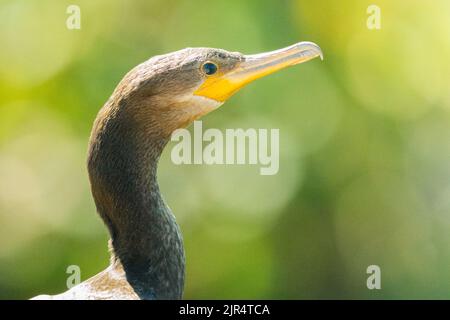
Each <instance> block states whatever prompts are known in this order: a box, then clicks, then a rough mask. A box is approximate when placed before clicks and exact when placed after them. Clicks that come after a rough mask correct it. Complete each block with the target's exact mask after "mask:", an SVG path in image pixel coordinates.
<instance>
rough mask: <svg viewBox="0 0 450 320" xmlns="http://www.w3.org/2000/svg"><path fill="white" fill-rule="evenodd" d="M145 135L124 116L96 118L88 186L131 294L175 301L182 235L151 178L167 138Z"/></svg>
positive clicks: (180, 277) (179, 287)
mask: <svg viewBox="0 0 450 320" xmlns="http://www.w3.org/2000/svg"><path fill="white" fill-rule="evenodd" d="M147 131H148V130H146V129H145V128H144V127H141V126H140V125H139V124H138V123H135V122H134V121H133V120H131V119H129V118H127V117H126V116H122V115H120V114H115V115H113V116H108V117H105V116H102V114H100V115H99V117H98V118H97V120H96V123H95V125H94V129H93V132H92V135H91V140H90V146H89V157H88V170H89V177H90V181H91V188H92V193H93V196H94V199H95V203H96V206H97V211H98V213H99V214H100V216H101V217H102V219H103V220H104V221H105V223H106V225H107V226H108V228H109V231H110V234H111V240H112V246H113V251H114V253H113V254H114V257H113V259H117V260H119V262H120V263H121V264H122V266H123V268H124V270H125V273H126V277H127V280H128V282H129V283H130V285H131V286H132V287H133V288H134V290H135V291H136V293H137V294H138V295H139V296H140V297H141V298H144V299H179V298H181V296H182V291H183V284H184V264H185V258H184V249H183V243H182V237H181V234H180V231H179V228H178V225H177V223H176V221H175V217H174V216H173V214H172V213H171V211H170V209H169V208H168V207H167V205H166V204H165V203H164V200H163V198H162V196H161V193H160V190H159V186H158V183H157V179H156V171H157V164H158V160H159V157H160V155H161V152H162V151H163V149H164V147H165V145H166V143H167V141H168V137H162V136H159V135H157V134H151V133H150V134H149V132H147Z"/></svg>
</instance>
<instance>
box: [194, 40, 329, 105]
mask: <svg viewBox="0 0 450 320" xmlns="http://www.w3.org/2000/svg"><path fill="white" fill-rule="evenodd" d="M316 57H320V58H321V59H322V60H323V54H322V50H321V49H320V47H319V46H318V45H317V44H315V43H313V42H306V41H305V42H299V43H296V44H294V45H292V46H289V47H286V48H283V49H279V50H275V51H270V52H265V53H259V54H254V55H245V56H244V59H243V61H242V62H241V63H240V64H239V65H237V67H236V68H235V69H233V70H231V71H229V72H227V73H224V74H221V75H219V76H217V77H211V78H209V79H207V80H206V81H205V82H204V83H203V84H202V85H201V86H200V87H199V88H198V89H197V91H196V92H195V94H196V95H201V96H205V97H207V98H210V99H214V100H216V101H220V102H224V101H225V100H227V99H228V98H229V97H230V96H231V95H233V94H234V93H236V92H237V91H238V90H239V89H241V88H242V87H243V86H245V85H246V84H248V83H250V82H252V81H254V80H256V79H259V78H261V77H264V76H267V75H269V74H271V73H274V72H276V71H279V70H281V69H284V68H286V67H289V66H293V65H296V64H300V63H303V62H306V61H309V60H311V59H314V58H316Z"/></svg>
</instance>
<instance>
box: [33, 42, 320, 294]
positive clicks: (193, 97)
mask: <svg viewBox="0 0 450 320" xmlns="http://www.w3.org/2000/svg"><path fill="white" fill-rule="evenodd" d="M318 56H320V57H321V58H322V52H321V50H320V48H319V47H318V46H317V45H316V44H314V43H312V42H300V43H297V44H294V45H292V46H289V47H287V48H284V49H280V50H276V51H272V52H267V53H262V54H256V55H243V54H241V53H238V52H228V51H225V50H222V49H212V48H187V49H183V50H180V51H176V52H172V53H169V54H165V55H160V56H155V57H153V58H151V59H149V60H147V61H146V62H144V63H142V64H140V65H138V66H137V67H135V68H134V69H132V70H131V71H130V72H128V74H126V75H125V77H124V78H123V79H122V81H121V82H120V83H119V85H118V86H117V87H116V89H115V90H114V92H113V94H112V96H111V97H110V98H109V100H108V101H107V102H106V104H105V105H104V106H103V108H102V109H101V110H100V112H99V113H98V116H97V118H96V120H95V123H94V126H93V129H92V133H91V137H90V141H89V151H88V161H87V166H88V172H89V179H90V183H91V191H92V195H93V197H94V200H95V204H96V207H97V212H98V213H99V214H100V216H101V218H102V219H103V221H104V223H105V224H106V226H107V227H108V230H109V233H110V236H111V240H110V248H111V251H112V257H111V264H110V266H109V267H108V268H107V269H105V270H104V271H102V272H100V273H99V274H97V275H95V276H94V277H92V278H90V279H88V280H86V281H84V282H82V283H80V284H79V285H76V286H75V287H73V288H71V289H69V290H68V291H66V292H65V293H62V294H59V295H55V296H48V295H41V296H37V297H35V298H34V299H181V298H182V295H183V286H184V274H185V255H184V249H183V240H182V236H181V232H180V229H179V227H178V225H177V223H176V221H175V217H174V215H173V214H172V212H171V210H170V209H169V207H168V206H167V205H166V203H165V202H164V200H163V198H162V196H161V193H160V190H159V186H158V182H157V179H156V171H157V164H158V159H159V157H160V155H161V152H162V151H163V149H164V147H165V145H166V144H167V142H168V141H169V140H170V136H171V134H172V132H173V131H174V130H175V129H177V128H182V127H186V126H188V125H189V124H190V123H191V122H193V121H194V120H195V119H198V118H199V117H201V116H203V115H205V114H207V113H209V112H211V111H213V110H215V109H217V108H218V107H219V106H220V105H222V104H223V103H224V102H225V101H226V100H227V99H228V98H229V97H230V96H231V95H233V94H234V93H235V92H237V91H238V90H239V89H240V88H242V87H243V86H244V85H246V84H248V83H250V82H252V81H253V80H255V79H258V78H260V77H263V76H266V75H268V74H271V73H273V72H275V71H278V70H280V69H283V68H285V67H288V66H292V65H295V64H299V63H302V62H305V61H308V60H311V59H313V58H315V57H318Z"/></svg>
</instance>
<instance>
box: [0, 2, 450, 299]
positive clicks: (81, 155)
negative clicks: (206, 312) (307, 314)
mask: <svg viewBox="0 0 450 320" xmlns="http://www.w3.org/2000/svg"><path fill="white" fill-rule="evenodd" d="M373 2H374V1H360V0H358V1H357V0H345V1H335V2H330V1H318V0H315V1H306V0H303V1H301V0H298V1H295V0H281V1H261V0H251V1H241V0H228V1H206V0H201V1H187V0H181V1H176V0H166V1H162V0H150V1H149V0H140V1H128V0H127V1H125V0H113V1H111V0H108V1H106V0H99V1H89V0H76V1H67V0H62V1H61V0H58V1H56V0H42V1H25V0H14V1H12V0H1V1H0V40H1V49H0V298H3V299H6V298H21V299H22V298H29V297H31V296H33V295H36V294H39V293H59V292H61V291H64V290H65V285H66V277H67V274H66V273H65V270H66V268H67V266H68V265H71V264H76V265H79V266H80V267H81V270H82V278H83V279H87V278H88V277H90V276H91V275H93V274H95V273H97V272H99V271H100V270H101V269H102V268H104V267H105V266H106V265H107V263H108V253H107V244H106V243H107V239H108V235H107V232H106V229H105V228H104V226H103V225H102V223H101V221H100V219H99V218H98V217H97V216H96V214H95V207H94V205H93V201H92V199H91V195H90V192H89V184H88V179H87V172H86V169H85V156H86V146H87V140H88V137H89V133H90V128H91V125H92V122H93V120H94V118H95V115H96V113H97V111H98V110H99V108H100V107H101V106H102V104H103V103H104V102H105V101H106V100H107V99H108V97H109V95H110V94H111V92H112V90H113V89H114V87H115V86H116V84H117V83H118V81H119V80H120V79H121V77H122V76H123V75H124V74H125V73H126V72H127V71H128V70H129V69H131V68H132V67H133V66H135V65H136V64H138V63H140V62H142V61H144V60H146V59H148V58H149V57H151V56H153V55H156V54H161V53H165V52H170V51H174V50H177V49H180V48H184V47H193V46H207V47H220V48H224V49H228V50H232V51H241V52H244V53H256V52H262V51H267V50H273V49H276V48H280V47H284V46H286V45H289V44H291V43H294V42H298V41H301V40H309V41H314V42H316V43H318V44H319V45H320V46H321V47H322V49H323V51H324V54H325V60H324V62H322V63H321V62H320V61H319V60H314V61H312V62H309V63H307V64H304V65H301V66H297V67H295V68H290V69H288V70H285V71H283V72H280V73H277V74H274V75H272V76H270V77H267V78H264V79H261V80H258V81H257V82H255V83H254V84H251V85H250V86H249V87H248V88H245V89H244V90H243V91H242V92H240V93H238V94H237V95H236V96H234V97H233V98H232V99H231V100H230V101H229V102H228V103H227V104H226V105H225V106H224V107H223V108H221V109H220V110H219V111H216V112H214V113H212V114H210V115H208V116H207V117H206V118H205V119H203V120H204V126H205V127H217V128H223V129H224V128H236V127H244V128H250V127H251V128H280V134H281V141H280V151H281V156H280V157H281V158H280V172H279V174H278V175H275V176H260V175H259V171H258V168H257V167H255V166H250V165H249V166H175V165H174V164H172V162H171V161H170V159H169V156H168V154H170V153H169V152H166V153H165V154H164V156H163V158H162V160H161V165H160V170H159V171H160V183H161V187H162V190H163V193H164V195H165V198H166V200H167V202H168V203H169V205H170V206H171V208H172V209H173V211H174V212H175V214H176V215H177V218H178V221H179V222H180V225H181V227H182V229H183V232H184V237H185V243H186V250H187V259H188V260H187V261H188V266H187V283H186V293H185V297H186V298H194V299H196V298H289V299H296V298H369V299H372V298H373V299H379V298H448V297H449V292H450V272H449V266H450V247H449V243H450V143H449V142H450V90H449V84H450V63H449V62H448V61H449V60H448V57H449V56H450V37H449V30H450V3H449V2H448V1H445V0H441V1H438V0H436V1H432V2H427V3H425V2H424V1H418V0H413V1H387V0H378V1H376V3H375V4H377V5H378V6H380V8H381V14H382V16H381V19H382V20H381V26H382V28H381V30H368V29H367V27H366V19H367V17H368V15H367V13H366V9H367V7H368V5H370V4H372V3H373ZM70 4H77V5H79V6H80V7H81V18H82V22H81V23H82V25H81V30H68V29H67V28H66V25H65V21H66V19H67V16H68V15H67V14H66V8H67V6H68V5H70ZM169 148H170V146H169ZM371 264H376V265H379V266H380V267H381V270H382V290H372V291H370V290H368V289H367V288H366V279H367V276H368V275H367V274H366V268H367V266H368V265H371Z"/></svg>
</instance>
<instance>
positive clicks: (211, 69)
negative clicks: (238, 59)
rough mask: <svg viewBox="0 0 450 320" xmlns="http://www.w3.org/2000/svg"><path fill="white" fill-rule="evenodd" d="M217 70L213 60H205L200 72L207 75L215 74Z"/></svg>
mask: <svg viewBox="0 0 450 320" xmlns="http://www.w3.org/2000/svg"><path fill="white" fill-rule="evenodd" d="M217 70H219V67H218V66H217V64H215V63H214V62H211V61H207V62H205V63H204V64H203V65H202V72H203V73H204V74H206V75H207V76H211V75H213V74H215V73H216V72H217Z"/></svg>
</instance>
